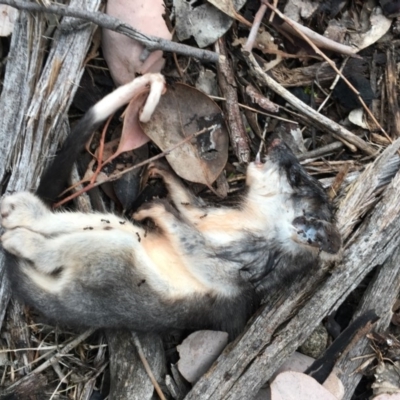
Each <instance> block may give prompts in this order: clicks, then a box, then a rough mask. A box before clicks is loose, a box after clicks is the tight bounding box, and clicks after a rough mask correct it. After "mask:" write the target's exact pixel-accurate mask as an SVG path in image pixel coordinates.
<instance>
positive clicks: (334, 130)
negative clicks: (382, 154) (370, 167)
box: [244, 53, 377, 155]
mask: <svg viewBox="0 0 400 400" xmlns="http://www.w3.org/2000/svg"><path fill="white" fill-rule="evenodd" d="M244 57H245V59H246V60H247V62H248V64H249V65H250V66H251V67H252V68H253V72H254V73H255V75H256V76H257V78H258V79H259V80H260V81H261V82H262V83H264V84H265V85H267V86H268V87H270V88H271V89H272V90H273V91H274V92H276V93H277V94H279V95H280V96H282V97H283V98H284V99H285V100H286V101H288V102H289V103H290V104H291V105H292V106H293V107H295V108H296V109H297V110H299V111H301V112H302V113H303V114H304V115H306V116H307V117H308V118H310V119H311V120H312V121H314V122H315V123H316V124H317V125H320V126H323V127H324V128H325V129H326V130H327V131H329V132H330V133H331V134H332V136H334V137H335V138H337V139H339V140H340V141H342V142H343V143H344V144H345V145H347V143H351V144H352V145H354V146H356V147H357V148H358V149H360V150H362V151H363V152H365V153H367V154H369V155H374V154H376V153H377V151H376V150H375V149H374V148H373V147H372V146H370V145H369V144H367V143H365V142H364V140H362V139H361V138H359V137H358V136H356V135H354V134H353V133H352V132H350V131H349V130H347V129H346V128H344V127H342V126H341V125H339V124H338V123H337V122H335V121H332V120H331V119H329V118H327V117H325V116H324V115H322V114H320V113H318V112H316V111H315V110H313V109H312V108H311V107H309V106H308V105H307V104H305V103H303V102H302V101H301V100H299V99H298V98H297V97H296V96H294V95H293V94H292V93H290V92H289V91H288V90H286V89H285V88H284V87H282V86H281V85H280V84H279V83H277V82H276V81H275V80H274V79H272V78H271V77H270V76H269V75H268V74H266V73H265V72H264V71H263V70H262V69H261V67H260V65H259V64H258V63H257V61H256V59H255V58H254V56H253V55H252V54H251V53H247V54H244Z"/></svg>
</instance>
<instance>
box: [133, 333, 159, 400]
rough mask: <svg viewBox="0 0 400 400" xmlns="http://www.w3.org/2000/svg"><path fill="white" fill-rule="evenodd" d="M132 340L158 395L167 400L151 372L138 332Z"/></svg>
mask: <svg viewBox="0 0 400 400" xmlns="http://www.w3.org/2000/svg"><path fill="white" fill-rule="evenodd" d="M132 338H133V343H134V344H135V347H136V350H137V352H138V354H139V357H140V360H141V361H142V364H143V367H144V369H145V370H146V372H147V375H148V376H149V378H150V380H151V383H152V384H153V386H154V389H155V390H156V392H157V394H158V395H159V396H160V399H161V400H167V399H166V398H165V396H164V393H163V391H162V390H161V388H160V385H159V384H158V382H157V380H156V378H155V376H154V374H153V371H152V370H151V367H150V365H149V362H148V361H147V358H146V356H145V354H144V352H143V347H142V344H141V343H140V340H139V337H138V335H137V333H136V332H132Z"/></svg>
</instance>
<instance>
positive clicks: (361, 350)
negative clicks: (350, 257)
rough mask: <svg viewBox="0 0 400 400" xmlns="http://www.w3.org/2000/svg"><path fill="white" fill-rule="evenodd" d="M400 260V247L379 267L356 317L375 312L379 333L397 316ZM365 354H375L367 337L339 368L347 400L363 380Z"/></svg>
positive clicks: (344, 399)
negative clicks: (394, 315)
mask: <svg viewBox="0 0 400 400" xmlns="http://www.w3.org/2000/svg"><path fill="white" fill-rule="evenodd" d="M399 259H400V247H398V248H397V249H396V250H395V252H394V253H393V254H392V256H391V257H390V258H389V259H388V260H387V261H386V262H385V263H384V265H382V267H379V270H378V271H377V272H376V274H375V277H374V279H373V280H372V281H371V282H370V284H369V286H368V289H367V291H366V292H365V294H364V296H363V298H362V300H361V303H360V305H359V307H358V310H357V312H356V313H355V315H354V318H356V317H357V316H358V315H360V314H361V313H363V312H364V311H365V310H368V309H373V310H374V311H375V312H376V314H377V315H378V316H379V317H380V320H379V321H378V323H377V326H376V328H375V330H376V331H384V330H385V329H386V328H387V327H388V326H389V324H390V321H391V318H392V315H393V312H392V307H393V305H394V303H395V302H396V300H397V296H398V293H399V289H400V266H399ZM365 354H371V346H370V341H369V340H368V339H367V338H366V337H363V338H362V339H361V340H360V341H359V342H358V343H357V344H356V346H355V347H354V348H353V349H352V350H351V351H350V352H349V353H347V354H346V356H345V357H343V358H341V359H340V360H339V362H338V363H337V365H336V371H339V372H338V377H339V378H340V380H341V381H342V383H343V385H344V387H345V396H344V398H343V400H350V399H351V398H352V395H353V393H354V391H355V389H356V387H357V385H358V383H359V382H360V379H361V378H362V372H363V371H362V370H361V371H358V368H359V367H360V366H361V365H362V364H363V363H364V362H365V361H366V358H364V357H362V356H364V355H365ZM361 357H362V358H361ZM355 371H358V373H354V372H355Z"/></svg>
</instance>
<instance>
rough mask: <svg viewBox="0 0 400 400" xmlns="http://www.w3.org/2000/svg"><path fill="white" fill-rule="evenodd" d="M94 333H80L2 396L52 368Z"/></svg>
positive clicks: (8, 388) (91, 331)
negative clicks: (55, 362)
mask: <svg viewBox="0 0 400 400" xmlns="http://www.w3.org/2000/svg"><path fill="white" fill-rule="evenodd" d="M95 331H96V329H88V330H87V331H85V332H83V333H81V334H80V335H79V336H77V337H76V338H75V339H74V340H72V341H71V342H70V343H68V344H66V345H65V346H64V347H63V348H62V349H61V350H60V351H59V352H57V353H56V354H54V355H53V356H52V357H50V358H49V359H48V360H47V361H46V362H44V363H43V364H41V365H39V366H38V367H37V368H35V369H34V370H33V371H32V372H30V373H29V374H27V375H25V376H24V377H23V378H21V379H20V380H18V381H17V382H15V383H13V384H12V385H10V386H8V387H7V389H6V390H5V392H4V394H10V393H13V391H14V389H16V388H17V387H18V386H20V385H22V384H24V383H25V381H29V380H30V379H31V378H32V375H38V374H39V373H40V372H42V371H44V370H45V369H46V368H48V367H50V366H52V365H53V362H54V361H56V360H59V359H60V358H61V357H63V356H65V355H66V354H68V353H69V352H70V351H71V350H72V349H73V348H75V347H76V346H78V345H79V344H80V343H82V342H83V341H84V340H86V339H87V338H88V337H89V336H90V335H92V334H93V333H94V332H95Z"/></svg>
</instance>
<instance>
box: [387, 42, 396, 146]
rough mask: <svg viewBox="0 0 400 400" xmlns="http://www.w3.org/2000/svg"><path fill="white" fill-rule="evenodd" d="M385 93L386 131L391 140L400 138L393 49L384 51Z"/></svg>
mask: <svg viewBox="0 0 400 400" xmlns="http://www.w3.org/2000/svg"><path fill="white" fill-rule="evenodd" d="M386 59H387V64H386V74H385V82H386V91H387V99H388V108H389V115H390V126H388V130H389V132H390V133H391V135H390V136H391V137H392V138H398V137H399V136H400V109H399V104H398V93H397V76H398V72H397V64H396V60H395V58H394V49H393V47H392V48H389V49H388V50H387V51H386Z"/></svg>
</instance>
